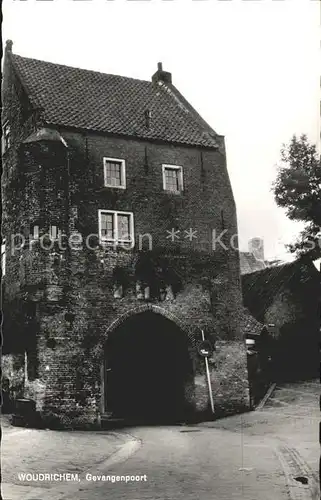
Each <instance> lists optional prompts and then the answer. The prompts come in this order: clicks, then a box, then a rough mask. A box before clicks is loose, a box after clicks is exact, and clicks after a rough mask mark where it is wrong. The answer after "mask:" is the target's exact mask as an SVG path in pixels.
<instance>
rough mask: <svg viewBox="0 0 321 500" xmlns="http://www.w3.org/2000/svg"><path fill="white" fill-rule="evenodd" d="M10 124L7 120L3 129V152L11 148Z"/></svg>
mask: <svg viewBox="0 0 321 500" xmlns="http://www.w3.org/2000/svg"><path fill="white" fill-rule="evenodd" d="M10 136H11V134H10V125H9V123H8V122H6V123H5V124H4V125H3V129H2V152H3V153H4V152H5V151H7V149H9V148H10V145H11V144H10V143H11V137H10Z"/></svg>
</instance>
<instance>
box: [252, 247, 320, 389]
mask: <svg viewBox="0 0 321 500" xmlns="http://www.w3.org/2000/svg"><path fill="white" fill-rule="evenodd" d="M320 276H321V275H320V272H318V270H317V269H316V267H315V266H314V264H313V262H312V261H311V259H310V258H309V257H307V256H304V257H301V258H299V259H296V260H295V261H293V262H291V263H287V264H283V265H280V266H274V267H268V268H266V269H264V270H261V271H256V272H253V273H249V274H245V275H243V276H242V289H243V300H244V306H245V307H246V308H247V309H248V310H249V311H250V313H251V314H252V315H253V316H254V318H256V319H257V321H259V322H262V323H264V324H266V325H269V331H270V333H271V334H272V335H273V337H274V356H273V357H274V360H273V362H274V377H275V378H276V379H277V380H280V381H283V380H293V379H302V378H311V377H318V373H319V368H320V367H319V341H320V338H319V328H320V303H321V279H320Z"/></svg>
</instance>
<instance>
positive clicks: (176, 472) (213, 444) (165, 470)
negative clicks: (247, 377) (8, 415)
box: [2, 384, 319, 500]
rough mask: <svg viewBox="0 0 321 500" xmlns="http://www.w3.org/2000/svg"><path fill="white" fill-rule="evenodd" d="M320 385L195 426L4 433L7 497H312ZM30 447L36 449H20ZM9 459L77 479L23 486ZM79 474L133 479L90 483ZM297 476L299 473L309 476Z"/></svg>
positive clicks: (281, 393)
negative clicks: (67, 472) (300, 479)
mask: <svg viewBox="0 0 321 500" xmlns="http://www.w3.org/2000/svg"><path fill="white" fill-rule="evenodd" d="M301 389H302V390H301ZM293 391H294V392H293ZM317 392H318V386H317V385H313V384H312V385H311V384H310V385H309V386H306V385H301V386H294V387H293V386H288V387H286V388H283V389H277V390H276V392H275V393H274V396H273V398H272V399H271V400H270V401H269V402H268V404H267V406H266V407H265V408H264V409H263V410H262V411H259V412H252V413H249V414H245V415H242V416H240V415H239V416H234V417H230V418H226V419H222V420H217V421H215V422H212V423H208V424H201V425H198V426H175V427H174V426H172V427H156V426H155V427H144V428H131V429H126V431H125V432H123V431H121V432H120V434H110V435H109V434H104V433H102V434H99V433H61V432H60V433H59V432H58V433H55V432H53V431H36V430H27V431H22V432H21V434H20V437H19V434H14V433H13V434H11V435H9V434H10V433H8V435H7V444H5V446H4V450H3V457H2V463H3V466H4V477H3V480H4V481H5V482H7V483H11V484H8V485H6V488H5V491H6V496H5V495H4V500H21V499H22V498H23V499H24V500H31V499H32V500H40V499H41V500H62V499H64V500H71V499H76V500H106V499H107V498H108V500H109V499H111V500H182V499H184V500H192V499H193V500H195V499H196V498H200V499H201V500H234V499H235V500H236V499H237V500H242V499H244V500H257V499H260V500H270V499H271V498H272V499H273V500H289V498H291V499H292V500H298V499H300V500H310V499H318V498H319V496H318V494H317V492H316V478H315V476H316V470H317V463H316V458H317V457H318V451H319V449H318V443H317V440H316V441H315V443H314V442H313V438H314V432H315V431H316V432H317V424H318V414H317V413H314V412H315V402H316V401H317V399H316V396H317ZM301 393H302V394H301ZM316 409H318V408H317V406H316ZM294 417H295V418H294ZM309 419H312V420H310V422H309ZM309 423H310V424H311V423H312V424H315V425H312V426H311V425H310V426H309ZM310 427H312V429H313V431H311V430H309V429H310ZM314 427H315V429H314ZM10 432H12V431H11V430H10ZM300 432H301V438H300V434H299V433H300ZM302 436H303V441H302ZM19 441H20V443H19ZM22 443H25V444H24V446H25V448H24V450H25V451H24V456H23V457H21V456H20V457H18V456H17V455H15V450H14V448H15V447H16V452H17V451H18V452H19V448H20V450H21V446H22ZM37 443H38V445H37ZM40 443H42V444H40ZM9 445H10V447H9ZM28 445H29V447H30V446H31V447H33V450H34V453H33V454H32V449H31V450H29V452H27V451H26V450H27V447H28ZM64 445H65V446H64ZM42 448H44V450H43V451H42V452H41V449H42ZM36 450H37V451H38V453H35V451H36ZM80 450H81V453H79V451H80ZM39 454H40V457H41V456H43V459H42V460H41V458H40V459H39ZM10 457H14V458H11V460H12V461H11V462H10V463H11V464H13V463H15V464H16V468H17V466H18V467H19V468H20V470H21V468H22V467H23V466H25V469H26V470H28V464H29V462H30V461H29V458H30V457H33V461H32V466H31V468H32V472H37V471H39V469H41V471H46V470H47V472H56V471H59V472H63V471H64V470H65V469H66V470H73V471H74V472H75V471H77V473H78V474H79V479H80V482H71V483H66V482H64V483H51V484H48V483H40V482H38V483H34V484H33V485H31V484H29V485H26V483H24V485H23V484H22V483H19V482H18V481H17V479H15V478H14V474H15V471H16V469H15V471H12V470H11V468H10V467H8V462H7V460H6V458H9V459H10ZM37 457H38V462H37ZM29 470H30V467H29ZM86 474H91V476H89V477H92V476H95V475H97V476H102V475H105V476H106V475H113V476H117V475H119V476H125V477H126V476H139V477H140V480H139V481H136V480H134V481H130V480H129V481H128V482H127V483H126V482H123V481H117V482H114V483H112V482H110V481H99V480H97V481H93V480H88V479H89V478H88V476H87V479H86ZM296 477H303V478H306V480H307V484H302V483H301V482H298V481H297V480H296V479H295V478H296ZM101 479H103V478H101ZM32 486H33V487H32ZM3 491H4V490H3ZM9 495H11V496H9Z"/></svg>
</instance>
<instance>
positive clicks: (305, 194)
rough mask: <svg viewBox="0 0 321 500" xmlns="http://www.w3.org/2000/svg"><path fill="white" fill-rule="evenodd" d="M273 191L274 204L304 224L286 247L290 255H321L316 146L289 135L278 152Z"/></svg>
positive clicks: (320, 192)
mask: <svg viewBox="0 0 321 500" xmlns="http://www.w3.org/2000/svg"><path fill="white" fill-rule="evenodd" d="M273 192H274V197H275V201H276V203H277V205H278V206H279V207H282V208H285V211H286V214H287V216H288V217H289V218H290V219H292V220H296V221H302V222H304V223H305V227H304V230H303V231H302V232H301V233H300V236H299V238H298V240H297V241H296V242H295V243H294V244H292V245H289V249H290V251H291V252H297V253H298V254H306V253H310V254H311V256H313V257H315V258H317V257H320V255H321V165H320V156H319V155H318V153H317V150H316V146H315V145H314V144H311V143H310V142H309V141H308V139H307V137H306V135H301V136H300V137H299V138H297V137H296V136H293V137H292V139H291V141H290V143H289V144H288V145H287V146H283V148H282V149H281V165H280V166H279V169H278V173H277V178H276V181H275V182H274V184H273Z"/></svg>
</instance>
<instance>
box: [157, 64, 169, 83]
mask: <svg viewBox="0 0 321 500" xmlns="http://www.w3.org/2000/svg"><path fill="white" fill-rule="evenodd" d="M152 82H154V83H157V82H164V83H172V74H171V73H169V72H168V71H164V70H163V65H162V63H161V62H159V63H158V64H157V71H156V73H154V74H153V76H152Z"/></svg>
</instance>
